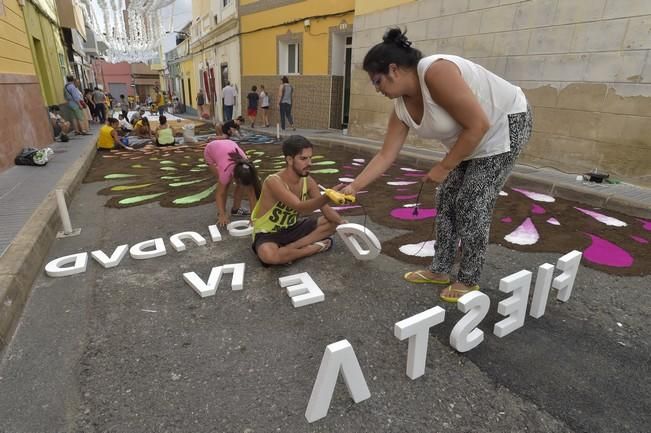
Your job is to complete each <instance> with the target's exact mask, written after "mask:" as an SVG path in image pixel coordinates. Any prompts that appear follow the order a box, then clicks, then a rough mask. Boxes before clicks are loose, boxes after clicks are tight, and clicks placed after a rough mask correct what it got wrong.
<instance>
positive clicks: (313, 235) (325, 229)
mask: <svg viewBox="0 0 651 433" xmlns="http://www.w3.org/2000/svg"><path fill="white" fill-rule="evenodd" d="M336 230H337V225H336V224H334V223H331V222H330V221H328V220H327V219H326V218H325V217H322V216H321V217H319V219H318V220H317V222H316V228H315V229H314V230H312V231H311V232H310V233H309V234H308V235H307V236H304V237H302V238H300V239H299V240H297V241H294V242H292V243H291V244H287V245H285V246H284V247H281V248H303V247H305V246H308V245H311V244H313V243H314V242H318V241H322V240H323V239H325V238H327V237H328V236H331V235H333V234H334V232H335V231H336Z"/></svg>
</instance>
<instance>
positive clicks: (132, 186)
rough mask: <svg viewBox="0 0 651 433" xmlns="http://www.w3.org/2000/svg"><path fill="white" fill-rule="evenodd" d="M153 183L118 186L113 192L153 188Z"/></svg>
mask: <svg viewBox="0 0 651 433" xmlns="http://www.w3.org/2000/svg"><path fill="white" fill-rule="evenodd" d="M152 185H153V183H142V184H140V185H118V186H114V187H113V188H111V191H129V190H131V189H139V188H147V187H148V186H152Z"/></svg>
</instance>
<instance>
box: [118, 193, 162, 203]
mask: <svg viewBox="0 0 651 433" xmlns="http://www.w3.org/2000/svg"><path fill="white" fill-rule="evenodd" d="M163 194H167V192H159V193H157V194H149V195H137V196H135V197H128V198H123V199H122V200H120V201H119V202H118V203H119V204H134V203H140V202H141V201H146V200H150V199H152V198H156V197H160V196H161V195H163Z"/></svg>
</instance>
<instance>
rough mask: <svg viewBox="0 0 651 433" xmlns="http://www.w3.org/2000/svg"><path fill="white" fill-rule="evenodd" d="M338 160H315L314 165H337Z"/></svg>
mask: <svg viewBox="0 0 651 433" xmlns="http://www.w3.org/2000/svg"><path fill="white" fill-rule="evenodd" d="M335 164H336V162H334V161H319V162H313V163H312V165H335Z"/></svg>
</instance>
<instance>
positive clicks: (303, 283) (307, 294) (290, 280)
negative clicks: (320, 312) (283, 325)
mask: <svg viewBox="0 0 651 433" xmlns="http://www.w3.org/2000/svg"><path fill="white" fill-rule="evenodd" d="M278 282H279V283H280V287H287V295H288V296H289V297H290V298H292V305H293V306H294V308H298V307H303V306H304V305H310V304H314V303H317V302H321V301H323V300H324V299H325V295H324V294H323V292H322V291H321V289H320V288H319V286H317V285H316V283H315V282H314V280H313V279H312V277H310V275H309V274H308V273H307V272H303V273H301V274H295V275H289V276H287V277H281V278H278Z"/></svg>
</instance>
